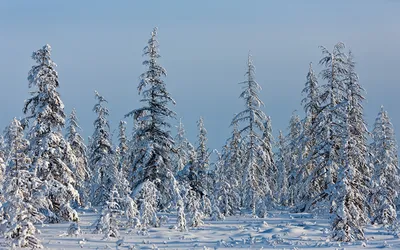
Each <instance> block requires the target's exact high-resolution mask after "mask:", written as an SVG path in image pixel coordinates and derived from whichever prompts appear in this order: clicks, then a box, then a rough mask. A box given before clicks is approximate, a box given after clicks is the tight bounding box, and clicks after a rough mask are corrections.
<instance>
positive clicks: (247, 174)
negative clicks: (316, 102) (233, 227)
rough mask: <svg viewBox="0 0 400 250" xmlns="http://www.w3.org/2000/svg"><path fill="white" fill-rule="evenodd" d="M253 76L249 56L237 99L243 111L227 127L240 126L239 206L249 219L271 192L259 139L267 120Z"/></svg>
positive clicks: (263, 151)
mask: <svg viewBox="0 0 400 250" xmlns="http://www.w3.org/2000/svg"><path fill="white" fill-rule="evenodd" d="M254 74H255V67H254V65H253V62H252V60H251V56H250V55H249V57H248V62H247V71H246V74H245V75H246V77H247V79H246V81H244V82H241V83H240V84H242V85H244V86H243V89H244V90H243V92H242V93H241V95H240V98H243V99H244V100H245V106H246V109H245V110H243V111H241V112H240V113H238V114H237V115H236V116H235V117H234V118H233V121H232V124H231V125H235V124H238V125H239V124H244V125H243V128H240V129H239V131H240V132H239V133H240V135H241V137H242V146H243V149H244V152H243V158H242V159H243V168H244V170H243V176H242V177H241V179H242V184H241V186H242V187H243V190H242V194H241V197H242V199H241V205H242V206H245V207H247V208H251V209H252V210H253V211H252V213H253V215H256V204H257V203H258V201H259V200H260V199H265V197H266V196H267V195H270V194H269V193H267V191H268V192H270V190H271V188H270V183H271V180H270V176H267V173H269V172H271V170H270V169H268V167H269V166H267V161H266V159H267V158H266V155H267V152H265V147H264V145H265V142H264V140H263V136H262V133H264V131H265V129H266V128H265V122H266V121H267V116H266V115H265V114H264V112H263V111H262V110H261V106H262V105H263V102H262V101H261V100H260V98H259V97H258V92H259V91H260V90H261V87H260V85H259V84H258V83H257V82H256V81H255V78H254Z"/></svg>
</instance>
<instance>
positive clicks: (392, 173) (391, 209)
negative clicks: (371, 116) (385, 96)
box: [370, 106, 400, 226]
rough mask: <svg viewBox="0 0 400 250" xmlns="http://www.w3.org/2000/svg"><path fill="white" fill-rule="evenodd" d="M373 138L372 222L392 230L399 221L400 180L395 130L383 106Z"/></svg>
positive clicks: (376, 122) (375, 125) (376, 121)
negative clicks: (399, 193)
mask: <svg viewBox="0 0 400 250" xmlns="http://www.w3.org/2000/svg"><path fill="white" fill-rule="evenodd" d="M372 135H373V142H372V144H371V147H370V148H371V151H372V154H373V158H372V160H373V164H374V172H373V178H372V197H371V199H370V203H371V206H372V222H373V223H377V224H383V225H385V226H390V225H393V223H394V222H395V221H396V220H397V213H396V201H397V198H398V189H399V184H400V178H399V162H398V155H397V142H396V139H395V134H394V129H393V125H392V123H391V122H390V119H389V116H388V113H387V112H386V111H385V110H384V109H383V106H382V107H381V110H380V112H379V114H378V117H377V118H376V120H375V124H374V129H373V131H372Z"/></svg>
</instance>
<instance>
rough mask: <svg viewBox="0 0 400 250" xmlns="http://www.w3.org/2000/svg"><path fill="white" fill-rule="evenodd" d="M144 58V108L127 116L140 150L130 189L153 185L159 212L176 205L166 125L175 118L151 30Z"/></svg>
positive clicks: (134, 166)
mask: <svg viewBox="0 0 400 250" xmlns="http://www.w3.org/2000/svg"><path fill="white" fill-rule="evenodd" d="M143 55H144V56H146V57H147V59H146V60H145V61H144V62H143V65H145V66H146V67H147V70H146V71H145V72H144V73H143V74H142V75H141V76H140V78H141V80H140V83H139V86H138V90H139V94H142V96H143V99H142V100H141V101H142V102H143V103H145V105H144V106H143V107H141V108H139V109H135V110H133V111H131V112H130V113H128V114H127V115H126V116H133V117H134V119H135V120H136V122H138V123H139V124H140V126H139V127H138V129H137V130H136V135H135V137H136V138H138V140H139V142H138V146H139V147H140V148H139V149H138V150H137V154H136V155H135V160H134V161H133V162H134V165H133V166H132V168H131V169H132V170H133V173H132V174H131V176H132V177H133V179H132V183H131V186H132V188H133V189H136V188H137V187H139V186H141V184H143V183H144V182H146V181H150V182H153V183H154V184H155V185H156V187H157V190H158V191H159V195H160V197H159V199H158V201H159V204H158V205H159V206H160V208H166V207H168V206H169V205H170V204H171V202H176V201H175V198H176V194H175V193H174V192H171V190H176V188H175V187H173V186H174V185H175V183H176V182H175V179H174V176H173V173H172V169H173V166H172V162H171V156H170V155H171V152H172V150H173V148H174V141H173V139H172V137H171V134H170V131H169V128H170V127H171V125H170V124H169V121H168V120H169V119H171V118H174V117H175V113H174V112H173V111H172V110H171V109H170V108H169V107H168V105H169V104H175V101H174V100H173V99H172V97H171V96H170V94H169V93H168V91H167V89H166V84H165V82H164V80H163V79H162V78H163V77H165V76H166V70H165V69H164V68H163V67H162V66H161V65H159V64H158V62H157V60H158V59H159V58H160V54H159V53H158V41H157V28H154V29H153V31H152V33H151V38H150V39H149V41H148V45H147V46H146V47H145V48H144V54H143Z"/></svg>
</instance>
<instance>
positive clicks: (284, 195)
mask: <svg viewBox="0 0 400 250" xmlns="http://www.w3.org/2000/svg"><path fill="white" fill-rule="evenodd" d="M277 148H278V152H277V154H276V155H275V156H276V161H275V162H276V167H277V170H278V171H277V174H278V176H277V196H278V200H279V203H280V204H282V205H289V200H290V196H289V194H290V193H289V181H288V180H289V178H288V170H289V167H288V165H289V159H288V154H287V145H286V138H285V136H284V135H283V134H282V131H279V136H278V142H277Z"/></svg>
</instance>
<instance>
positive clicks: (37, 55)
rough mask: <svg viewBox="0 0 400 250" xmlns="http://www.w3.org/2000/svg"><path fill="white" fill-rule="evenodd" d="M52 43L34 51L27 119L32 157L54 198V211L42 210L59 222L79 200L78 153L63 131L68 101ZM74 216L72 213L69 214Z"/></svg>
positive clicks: (48, 217) (26, 107)
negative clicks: (60, 90) (65, 101)
mask: <svg viewBox="0 0 400 250" xmlns="http://www.w3.org/2000/svg"><path fill="white" fill-rule="evenodd" d="M50 56H51V47H50V45H48V44H47V45H45V46H43V48H42V49H39V50H38V51H36V52H34V53H33V55H32V58H33V59H34V60H35V61H36V63H37V65H35V66H33V67H32V69H31V70H30V71H29V76H28V80H29V87H36V89H35V90H33V91H31V95H32V96H31V97H30V98H29V99H27V100H26V101H25V105H24V109H23V111H24V113H25V114H26V115H27V116H26V120H29V121H31V124H30V130H29V133H28V137H29V139H30V149H29V152H30V158H31V159H32V167H33V169H34V172H35V174H36V176H37V177H39V178H40V179H41V180H42V184H43V186H42V187H41V190H42V192H44V194H45V196H46V197H48V198H49V199H50V200H51V203H52V206H51V207H50V210H47V211H42V212H43V213H45V215H46V216H47V219H48V221H49V222H58V221H60V220H61V219H64V220H69V219H70V218H61V217H62V216H61V212H62V211H63V210H64V206H67V205H68V204H69V203H70V202H71V201H72V200H78V199H79V193H78V191H77V190H76V189H75V187H74V186H75V175H74V173H73V172H72V171H71V168H75V166H74V164H75V163H74V160H75V159H74V155H73V152H72V150H71V148H70V147H69V144H68V143H67V141H66V140H65V139H64V137H63V136H62V134H61V128H62V127H63V126H64V124H65V114H64V104H63V102H62V101H61V98H60V95H59V93H58V92H57V88H58V87H59V81H58V73H57V71H56V70H55V67H56V64H55V63H54V62H53V61H52V60H51V58H50ZM68 217H70V216H68Z"/></svg>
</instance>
